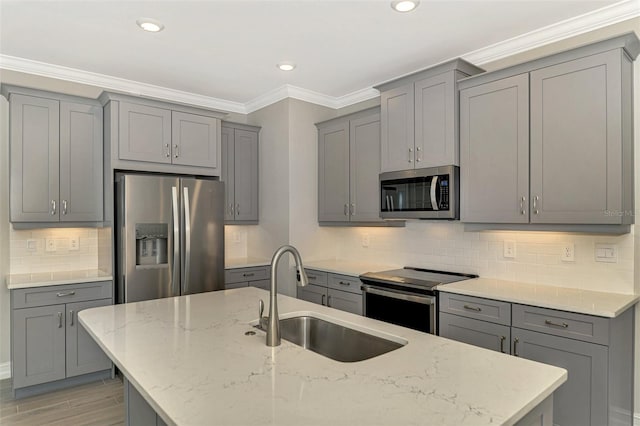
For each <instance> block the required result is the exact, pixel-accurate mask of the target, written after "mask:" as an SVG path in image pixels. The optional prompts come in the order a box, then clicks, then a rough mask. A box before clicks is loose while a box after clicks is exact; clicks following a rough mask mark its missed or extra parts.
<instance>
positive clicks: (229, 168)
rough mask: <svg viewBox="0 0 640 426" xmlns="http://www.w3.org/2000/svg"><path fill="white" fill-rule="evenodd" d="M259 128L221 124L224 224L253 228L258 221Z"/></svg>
mask: <svg viewBox="0 0 640 426" xmlns="http://www.w3.org/2000/svg"><path fill="white" fill-rule="evenodd" d="M259 132H260V128H259V127H253V126H247V125H243V124H235V123H227V122H224V123H222V139H221V140H222V144H221V145H222V176H221V180H222V181H223V182H224V183H225V223H227V224H233V223H237V224H245V225H246V224H252V223H258V219H259V204H258V203H259V197H258V194H259V184H258V180H259V169H258V153H259V146H258V134H259Z"/></svg>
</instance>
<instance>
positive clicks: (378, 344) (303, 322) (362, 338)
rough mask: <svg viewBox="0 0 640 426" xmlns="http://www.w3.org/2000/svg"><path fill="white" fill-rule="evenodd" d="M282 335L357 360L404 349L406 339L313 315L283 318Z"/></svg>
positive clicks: (319, 350)
mask: <svg viewBox="0 0 640 426" xmlns="http://www.w3.org/2000/svg"><path fill="white" fill-rule="evenodd" d="M280 335H281V336H282V338H283V339H285V340H288V341H289V342H291V343H295V344H296V345H299V346H302V347H303V348H305V349H308V350H310V351H313V352H316V353H318V354H320V355H323V356H326V357H327V358H330V359H333V360H335V361H341V362H357V361H364V360H365V359H370V358H374V357H376V356H379V355H382V354H385V353H387V352H391V351H393V350H395V349H398V348H401V347H402V346H404V345H406V344H407V342H406V341H403V340H402V339H399V338H396V339H397V340H400V341H402V343H399V342H397V341H393V340H389V339H386V338H384V337H379V336H374V335H373V334H369V333H365V332H362V331H359V330H355V329H353V328H350V327H345V326H343V325H340V324H336V323H334V322H330V321H326V320H323V319H320V318H316V317H313V316H310V315H303V316H296V317H291V318H285V319H281V320H280Z"/></svg>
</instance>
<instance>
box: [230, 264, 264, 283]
mask: <svg viewBox="0 0 640 426" xmlns="http://www.w3.org/2000/svg"><path fill="white" fill-rule="evenodd" d="M270 272H271V267H270V266H257V267H254V268H239V269H227V270H226V271H224V282H225V284H232V283H239V282H243V281H257V280H268V279H269V273H270Z"/></svg>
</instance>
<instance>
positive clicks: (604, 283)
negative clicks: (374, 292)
mask: <svg viewBox="0 0 640 426" xmlns="http://www.w3.org/2000/svg"><path fill="white" fill-rule="evenodd" d="M333 236H334V239H335V242H336V244H335V247H336V251H337V252H336V253H335V256H336V258H348V259H352V260H359V261H366V262H383V263H391V264H393V263H395V264H400V265H410V266H420V267H425V268H431V269H441V270H450V271H458V272H469V273H476V274H478V275H480V276H482V277H486V278H497V279H505V280H513V281H522V282H529V283H538V284H547V285H555V286H561V287H572V288H583V289H587V290H595V291H606V292H613V293H633V292H634V281H633V278H634V269H633V268H634V265H633V262H634V246H633V241H634V230H633V226H632V231H631V233H629V234H624V235H619V236H616V235H586V234H577V233H560V232H514V231H491V232H489V231H484V232H465V231H464V225H463V224H461V223H450V222H407V226H406V228H341V229H335V230H334V235H333ZM505 241H509V242H513V243H515V257H514V258H506V257H504V243H505ZM598 243H606V244H615V245H616V246H617V248H618V261H617V263H601V262H596V261H595V245H596V244H598ZM565 244H573V246H574V247H575V260H574V261H572V262H564V261H562V260H561V256H560V255H561V253H562V249H563V246H564V245H565ZM364 245H368V247H364Z"/></svg>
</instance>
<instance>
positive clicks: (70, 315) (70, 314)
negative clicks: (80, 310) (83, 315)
mask: <svg viewBox="0 0 640 426" xmlns="http://www.w3.org/2000/svg"><path fill="white" fill-rule="evenodd" d="M69 318H70V319H71V327H73V311H69Z"/></svg>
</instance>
